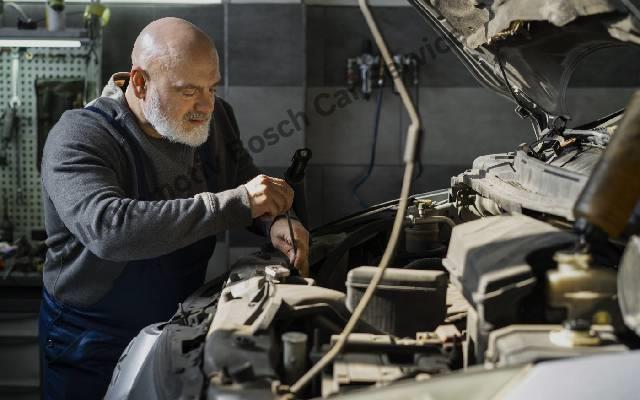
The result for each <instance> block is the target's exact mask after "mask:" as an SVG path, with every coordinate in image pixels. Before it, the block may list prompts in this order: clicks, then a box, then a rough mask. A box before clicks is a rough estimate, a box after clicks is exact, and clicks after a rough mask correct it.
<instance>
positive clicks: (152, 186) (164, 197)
mask: <svg viewBox="0 0 640 400" xmlns="http://www.w3.org/2000/svg"><path fill="white" fill-rule="evenodd" d="M114 77H115V80H114V78H112V79H111V81H110V82H109V84H108V85H107V86H106V87H105V89H104V90H103V93H102V96H101V97H99V98H98V99H96V100H94V101H93V102H92V103H91V105H92V106H94V107H96V108H99V109H100V110H102V111H104V112H105V113H107V114H109V115H110V116H112V117H113V118H114V119H115V120H116V121H118V122H119V123H120V124H121V125H122V126H124V128H125V129H126V130H127V131H128V132H130V133H131V135H130V136H133V138H134V139H135V141H136V142H137V143H138V145H139V146H140V147H141V148H142V151H143V153H144V154H143V155H142V158H143V160H142V161H143V164H144V170H145V176H146V180H147V182H148V186H149V191H150V192H151V199H147V200H145V201H142V200H138V199H139V196H140V193H138V189H137V188H138V182H137V179H136V173H135V159H134V157H133V153H132V152H131V151H130V150H129V146H126V143H123V140H122V136H121V135H120V134H119V133H118V132H117V131H116V130H115V129H114V128H113V126H112V125H111V124H110V123H109V122H108V121H107V120H106V119H105V118H104V117H103V116H101V115H99V114H97V113H94V112H90V111H87V110H71V111H67V112H65V113H64V114H63V115H62V117H61V118H60V121H59V122H58V123H57V124H56V125H55V126H54V127H53V128H52V130H51V132H50V133H49V136H48V138H47V141H46V144H45V147H44V153H43V159H42V187H43V201H44V214H45V226H46V230H47V235H48V239H47V242H46V244H47V246H48V251H47V256H46V262H45V266H44V285H45V288H46V290H47V291H48V292H49V293H50V294H51V295H52V296H53V297H54V298H55V299H56V300H58V301H60V302H62V303H65V304H70V305H75V306H88V305H92V304H94V303H95V302H97V301H98V300H99V299H100V298H102V297H103V296H104V295H105V294H106V293H107V292H108V291H109V289H110V288H111V287H112V285H113V282H114V281H115V279H116V278H117V277H118V276H119V275H120V274H121V273H122V271H123V270H124V268H125V266H126V264H127V262H128V261H132V260H139V259H147V258H153V257H158V256H162V255H164V254H168V253H171V252H173V251H175V250H178V249H181V248H183V247H186V246H188V245H190V244H192V243H194V242H196V241H198V240H200V239H203V238H205V237H207V236H211V235H214V234H217V233H220V232H223V231H225V230H227V229H230V228H235V227H245V226H249V225H251V224H252V222H253V221H252V219H251V209H250V205H249V197H248V193H247V191H246V189H245V188H244V186H242V184H243V183H245V182H247V181H248V180H250V179H251V178H253V177H255V176H256V175H258V174H259V173H260V172H259V170H258V169H257V168H256V167H255V165H254V164H253V161H252V159H251V156H250V155H249V154H248V152H247V151H246V150H245V149H244V147H243V146H242V143H241V141H240V139H239V133H238V126H237V123H236V120H235V117H234V115H233V111H232V110H231V107H230V106H229V105H228V104H227V103H225V102H224V101H222V100H221V99H219V98H217V99H216V107H215V111H214V116H213V120H212V123H211V131H210V135H209V139H208V140H207V142H206V143H205V144H203V146H209V147H208V154H209V155H211V157H212V160H209V162H208V163H207V165H213V166H214V168H213V170H210V171H209V172H210V173H212V175H213V180H214V181H215V182H216V185H215V186H216V187H215V191H216V193H212V192H209V191H207V185H206V181H205V178H204V175H203V169H202V165H200V163H198V162H197V157H196V151H195V149H194V148H191V147H189V146H185V145H182V144H177V143H171V142H169V141H167V140H165V139H153V138H150V137H148V136H147V135H145V134H144V133H143V132H142V130H141V129H140V128H139V126H138V125H137V122H136V119H135V117H134V115H133V114H132V113H131V111H130V110H129V108H128V106H127V103H126V100H125V98H124V92H123V88H122V87H121V86H119V84H120V85H122V84H123V80H124V79H125V78H126V75H122V74H116V75H114ZM116 82H118V83H119V84H118V83H116ZM256 228H257V229H259V230H261V231H262V232H264V231H265V230H266V229H267V227H266V226H264V225H260V224H259V223H257V222H256ZM179 267H180V266H176V268H179Z"/></svg>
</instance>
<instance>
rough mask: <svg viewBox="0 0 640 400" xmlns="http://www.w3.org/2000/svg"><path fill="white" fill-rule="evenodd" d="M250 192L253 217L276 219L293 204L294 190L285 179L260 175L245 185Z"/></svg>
mask: <svg viewBox="0 0 640 400" xmlns="http://www.w3.org/2000/svg"><path fill="white" fill-rule="evenodd" d="M244 187H245V188H246V189H247V192H249V201H250V202H251V217H252V218H258V217H262V216H267V217H275V216H277V215H280V214H283V213H285V212H286V211H288V210H289V209H290V208H291V205H292V204H293V189H291V186H289V185H288V184H287V182H285V181H284V180H283V179H278V178H273V177H270V176H266V175H258V176H256V177H255V178H253V179H252V180H250V181H249V182H247V183H245V184H244Z"/></svg>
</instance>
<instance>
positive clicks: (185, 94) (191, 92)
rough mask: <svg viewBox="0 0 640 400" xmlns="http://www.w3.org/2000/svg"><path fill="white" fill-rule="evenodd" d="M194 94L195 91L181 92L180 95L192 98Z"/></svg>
mask: <svg viewBox="0 0 640 400" xmlns="http://www.w3.org/2000/svg"><path fill="white" fill-rule="evenodd" d="M195 94H196V91H195V90H184V91H183V92H182V95H183V96H186V97H192V96H193V95H195Z"/></svg>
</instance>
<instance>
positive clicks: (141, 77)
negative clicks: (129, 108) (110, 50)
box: [129, 66, 147, 99]
mask: <svg viewBox="0 0 640 400" xmlns="http://www.w3.org/2000/svg"><path fill="white" fill-rule="evenodd" d="M129 85H131V88H132V89H133V94H135V96H136V97H137V98H139V99H144V98H145V96H146V95H147V77H146V74H145V73H144V70H143V69H142V68H140V67H135V66H134V67H133V68H131V73H130V74H129Z"/></svg>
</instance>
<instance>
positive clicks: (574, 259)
mask: <svg viewBox="0 0 640 400" xmlns="http://www.w3.org/2000/svg"><path fill="white" fill-rule="evenodd" d="M553 259H554V261H555V262H557V263H558V269H559V270H567V269H576V268H578V269H587V268H589V267H590V266H591V254H589V253H582V252H566V251H558V252H557V253H555V254H554V255H553Z"/></svg>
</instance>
